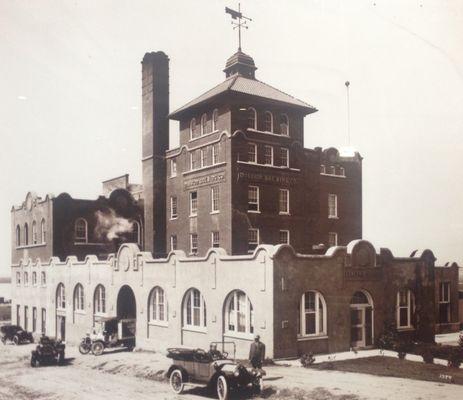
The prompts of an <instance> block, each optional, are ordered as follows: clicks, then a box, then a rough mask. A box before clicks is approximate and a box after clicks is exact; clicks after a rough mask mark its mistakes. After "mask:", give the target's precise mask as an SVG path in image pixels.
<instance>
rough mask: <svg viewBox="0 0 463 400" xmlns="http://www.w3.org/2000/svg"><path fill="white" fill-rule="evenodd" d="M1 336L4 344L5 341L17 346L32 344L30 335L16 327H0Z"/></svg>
mask: <svg viewBox="0 0 463 400" xmlns="http://www.w3.org/2000/svg"><path fill="white" fill-rule="evenodd" d="M0 332H1V334H2V343H3V344H6V342H7V341H10V342H13V343H14V344H16V345H18V344H21V343H25V342H28V343H34V338H33V336H32V333H30V332H26V331H25V330H24V329H23V328H21V327H20V326H17V325H4V326H2V327H0Z"/></svg>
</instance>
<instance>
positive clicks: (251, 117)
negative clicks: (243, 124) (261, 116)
mask: <svg viewBox="0 0 463 400" xmlns="http://www.w3.org/2000/svg"><path fill="white" fill-rule="evenodd" d="M248 128H249V129H257V112H256V110H255V108H252V107H251V108H249V109H248Z"/></svg>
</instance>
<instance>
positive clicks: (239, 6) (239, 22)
mask: <svg viewBox="0 0 463 400" xmlns="http://www.w3.org/2000/svg"><path fill="white" fill-rule="evenodd" d="M238 12H239V17H238V50H239V51H241V3H238Z"/></svg>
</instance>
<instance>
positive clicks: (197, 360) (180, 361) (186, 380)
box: [167, 342, 265, 400]
mask: <svg viewBox="0 0 463 400" xmlns="http://www.w3.org/2000/svg"><path fill="white" fill-rule="evenodd" d="M224 343H233V342H220V344H222V350H223V347H224V346H223V344H224ZM217 344H219V342H213V343H211V348H210V350H209V351H207V352H206V351H205V350H202V349H184V348H169V349H167V357H169V358H171V359H172V365H171V366H170V368H169V370H168V372H167V377H168V378H169V382H170V386H171V387H172V390H173V391H174V392H175V393H176V394H180V393H182V392H183V390H184V388H185V385H192V386H205V387H206V386H207V387H209V388H210V389H214V388H215V390H216V391H217V396H218V398H219V400H227V399H228V398H229V396H230V392H231V391H233V390H236V389H238V388H240V387H245V386H248V385H249V384H251V385H252V387H253V389H254V390H255V391H262V389H263V376H264V375H265V372H264V371H263V370H257V369H254V368H248V367H246V366H244V365H243V364H241V363H238V362H236V361H235V360H234V358H233V359H229V358H228V354H227V353H226V352H223V351H222V352H220V351H218V350H217ZM233 347H234V348H235V346H234V343H233Z"/></svg>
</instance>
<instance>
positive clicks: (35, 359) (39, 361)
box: [31, 336, 66, 367]
mask: <svg viewBox="0 0 463 400" xmlns="http://www.w3.org/2000/svg"><path fill="white" fill-rule="evenodd" d="M65 347H66V346H65V345H64V343H62V342H61V340H55V339H52V338H49V337H48V336H42V337H41V338H40V340H39V344H38V345H37V347H36V348H35V350H33V351H32V352H31V366H32V367H37V366H39V365H43V364H58V365H62V364H64V350H65Z"/></svg>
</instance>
